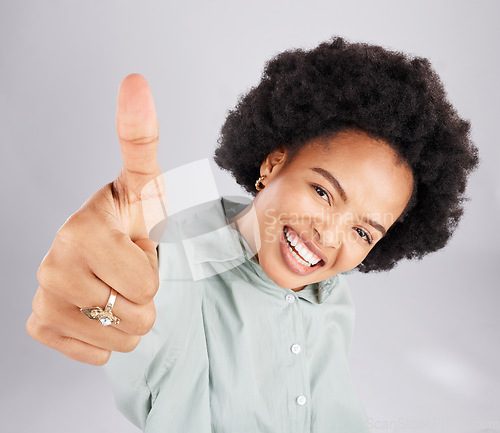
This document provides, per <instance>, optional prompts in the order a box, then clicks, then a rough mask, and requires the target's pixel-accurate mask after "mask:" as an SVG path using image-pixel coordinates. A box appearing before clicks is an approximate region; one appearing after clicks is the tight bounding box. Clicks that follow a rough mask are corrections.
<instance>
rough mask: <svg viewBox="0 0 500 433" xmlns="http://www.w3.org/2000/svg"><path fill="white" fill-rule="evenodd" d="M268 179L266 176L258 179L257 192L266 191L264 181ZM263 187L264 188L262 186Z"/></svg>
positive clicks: (256, 183)
mask: <svg viewBox="0 0 500 433" xmlns="http://www.w3.org/2000/svg"><path fill="white" fill-rule="evenodd" d="M265 178H266V175H265V174H263V175H262V176H261V177H259V178H258V179H257V182H255V189H256V190H257V191H260V190H261V189H264V187H265V185H264V184H263V183H262V181H263V180H264V179H265ZM261 185H262V186H261Z"/></svg>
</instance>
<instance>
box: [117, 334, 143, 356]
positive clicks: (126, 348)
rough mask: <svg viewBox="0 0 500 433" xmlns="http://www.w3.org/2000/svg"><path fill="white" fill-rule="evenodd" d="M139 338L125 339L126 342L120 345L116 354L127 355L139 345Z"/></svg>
mask: <svg viewBox="0 0 500 433" xmlns="http://www.w3.org/2000/svg"><path fill="white" fill-rule="evenodd" d="M140 341H141V337H139V336H131V337H129V338H127V340H126V341H125V342H124V343H123V344H122V347H120V349H119V350H118V352H124V353H129V352H132V350H134V349H135V348H136V347H137V345H138V344H139V343H140Z"/></svg>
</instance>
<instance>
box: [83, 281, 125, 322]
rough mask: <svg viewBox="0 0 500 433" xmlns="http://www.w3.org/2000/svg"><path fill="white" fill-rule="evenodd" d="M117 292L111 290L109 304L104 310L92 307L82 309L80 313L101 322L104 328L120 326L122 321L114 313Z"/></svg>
mask: <svg viewBox="0 0 500 433" xmlns="http://www.w3.org/2000/svg"><path fill="white" fill-rule="evenodd" d="M116 294H117V293H116V290H115V289H111V293H110V295H109V299H108V302H107V303H106V306H105V307H104V310H103V309H102V308H100V307H90V308H80V311H81V312H82V313H83V314H85V315H86V316H87V317H88V318H89V319H92V320H99V322H101V324H102V325H103V326H108V325H111V324H114V325H118V323H120V319H119V318H118V317H116V316H115V315H114V314H113V312H112V311H111V310H112V309H113V305H115V301H116Z"/></svg>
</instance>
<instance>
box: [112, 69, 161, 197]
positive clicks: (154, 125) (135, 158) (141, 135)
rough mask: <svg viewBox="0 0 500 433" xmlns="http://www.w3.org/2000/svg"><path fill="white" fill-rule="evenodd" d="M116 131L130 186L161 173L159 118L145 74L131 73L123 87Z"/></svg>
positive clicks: (119, 101)
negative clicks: (158, 152) (159, 163)
mask: <svg viewBox="0 0 500 433" xmlns="http://www.w3.org/2000/svg"><path fill="white" fill-rule="evenodd" d="M116 131H117V133H118V139H119V141H120V147H121V151H122V159H123V169H124V171H125V172H126V173H127V177H126V179H124V180H125V181H126V182H128V183H130V184H129V185H127V186H130V187H135V186H136V184H137V186H141V184H142V185H144V184H146V183H147V182H148V181H150V180H151V179H152V178H153V177H155V176H158V175H160V174H161V170H160V167H159V165H158V160H157V156H156V151H157V149H158V135H159V131H158V118H157V117H156V110H155V105H154V101H153V95H152V93H151V88H150V87H149V84H148V82H147V81H146V79H145V78H144V77H143V76H142V75H139V74H131V75H129V76H127V77H125V79H124V80H123V81H122V82H121V84H120V89H119V91H118V103H117V110H116ZM134 190H135V188H134Z"/></svg>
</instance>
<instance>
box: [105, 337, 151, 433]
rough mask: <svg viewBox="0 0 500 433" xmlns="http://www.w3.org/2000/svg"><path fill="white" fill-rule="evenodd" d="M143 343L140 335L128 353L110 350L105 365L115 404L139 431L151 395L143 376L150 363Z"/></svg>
mask: <svg viewBox="0 0 500 433" xmlns="http://www.w3.org/2000/svg"><path fill="white" fill-rule="evenodd" d="M141 346H143V347H141ZM145 346H147V341H146V340H145V338H143V339H142V340H141V342H140V343H139V345H138V346H137V347H136V349H135V350H133V351H132V352H130V353H118V352H113V353H112V354H111V357H110V359H109V361H108V363H107V364H106V365H105V369H106V373H107V375H108V379H109V380H110V382H111V388H112V391H113V396H114V399H115V404H116V407H117V408H118V410H119V411H120V412H122V413H123V415H125V417H126V418H127V419H128V420H129V421H131V422H132V423H133V424H135V425H136V426H137V427H139V428H140V429H142V430H144V427H145V424H146V419H147V417H148V414H149V412H150V410H151V398H152V395H151V390H150V389H149V387H148V384H147V381H146V377H145V372H146V371H147V368H148V366H149V363H150V359H149V356H148V352H149V351H148V350H145Z"/></svg>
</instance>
